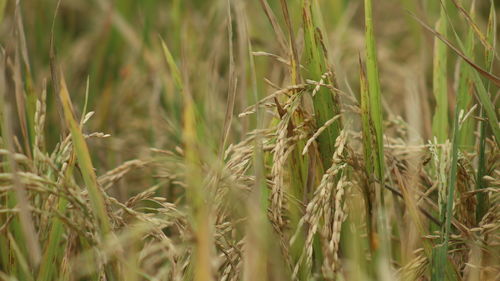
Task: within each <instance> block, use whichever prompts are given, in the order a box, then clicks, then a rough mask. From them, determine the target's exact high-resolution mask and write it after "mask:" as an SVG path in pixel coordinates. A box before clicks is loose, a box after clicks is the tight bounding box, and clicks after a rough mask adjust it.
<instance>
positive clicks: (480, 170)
mask: <svg viewBox="0 0 500 281" xmlns="http://www.w3.org/2000/svg"><path fill="white" fill-rule="evenodd" d="M496 26H497V20H496V12H495V4H494V2H493V1H491V5H490V14H489V17H488V29H487V32H486V38H487V40H488V42H490V44H491V45H492V46H493V49H494V48H495V47H496ZM485 61H486V66H487V67H489V68H490V71H491V70H492V69H493V62H494V54H493V52H492V51H486V56H485ZM490 86H491V85H490V83H488V91H489V89H490ZM481 117H482V118H483V119H484V118H486V114H485V112H484V109H483V108H481ZM497 141H498V139H497ZM497 143H498V142H497ZM485 154H486V122H485V121H482V120H481V121H480V122H479V152H478V167H477V175H476V190H481V189H484V188H485V187H486V184H485V182H484V179H483V177H484V176H485V174H486V165H485V164H486V155H485ZM487 199H488V198H487V195H486V194H485V193H484V192H478V193H477V208H476V221H477V222H480V221H481V220H482V218H483V217H484V215H485V214H486V211H487V210H488V200H487Z"/></svg>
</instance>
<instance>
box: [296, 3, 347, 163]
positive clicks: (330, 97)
mask: <svg viewBox="0 0 500 281" xmlns="http://www.w3.org/2000/svg"><path fill="white" fill-rule="evenodd" d="M312 5H313V3H312V2H311V1H310V0H303V2H302V8H303V15H302V16H303V24H304V41H305V63H304V65H305V69H306V70H305V72H304V77H305V78H306V79H311V80H315V81H320V80H321V79H322V76H324V75H325V74H326V73H329V72H330V71H329V67H328V65H327V60H326V53H325V51H326V50H325V49H324V48H323V42H322V41H323V37H322V35H321V33H320V31H319V29H317V27H316V25H315V24H314V14H313V7H312ZM325 80H326V81H324V83H325V84H330V83H332V82H333V79H331V78H326V79H325ZM333 86H335V85H333ZM313 106H314V114H315V119H316V127H317V128H321V127H322V126H323V125H324V124H325V123H326V122H327V121H328V120H330V119H332V118H333V117H334V116H336V115H338V114H340V105H339V102H338V100H337V96H336V95H335V93H333V92H332V91H331V90H330V89H327V88H325V87H320V89H319V91H318V92H317V93H316V95H315V96H314V97H313ZM341 128H342V124H341V120H340V119H339V120H337V121H335V122H334V123H333V124H332V125H330V126H329V127H328V128H326V129H325V131H324V132H323V133H322V134H321V135H320V136H319V137H318V146H319V152H320V158H321V161H322V164H323V169H324V170H326V169H328V168H329V167H331V164H332V156H333V153H334V149H335V140H336V139H337V137H338V136H339V134H340V130H341Z"/></svg>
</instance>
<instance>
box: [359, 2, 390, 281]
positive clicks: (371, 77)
mask: <svg viewBox="0 0 500 281" xmlns="http://www.w3.org/2000/svg"><path fill="white" fill-rule="evenodd" d="M364 8H365V44H366V68H367V75H366V76H367V79H366V80H367V82H368V95H369V110H370V118H371V120H372V122H373V124H370V127H371V128H372V129H370V131H371V132H370V133H374V134H375V135H374V136H373V138H374V140H375V143H373V144H372V149H371V150H372V155H374V160H375V161H374V165H373V166H374V172H375V176H376V179H377V180H378V183H375V198H376V204H377V213H376V218H377V219H376V221H377V230H378V233H379V236H378V237H379V238H380V248H378V249H376V252H375V256H374V259H375V260H374V262H375V264H376V265H377V269H378V273H379V275H380V276H379V277H380V278H385V277H387V276H385V277H384V274H386V273H387V267H388V266H389V260H390V257H389V255H390V253H391V250H390V243H389V237H388V235H389V233H388V231H387V218H386V212H385V200H384V190H383V187H382V186H381V185H383V184H384V182H385V180H384V179H385V172H384V139H383V126H382V114H383V113H382V106H381V93H380V80H379V72H378V62H377V51H376V46H375V35H374V31H373V15H372V13H373V11H372V1H371V0H365V1H364Z"/></svg>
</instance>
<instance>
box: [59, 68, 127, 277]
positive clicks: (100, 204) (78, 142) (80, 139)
mask: <svg viewBox="0 0 500 281" xmlns="http://www.w3.org/2000/svg"><path fill="white" fill-rule="evenodd" d="M59 79H60V85H59V89H60V92H59V99H60V101H61V105H62V107H63V112H64V117H65V122H66V126H67V127H68V129H69V131H70V133H71V139H72V142H73V147H74V152H75V155H76V159H77V162H78V164H79V167H80V171H81V173H82V176H83V181H84V182H85V185H86V187H87V191H88V194H89V200H90V205H91V206H92V211H93V213H94V216H95V218H96V220H97V226H98V229H99V234H100V236H101V238H102V239H105V237H106V236H107V235H109V234H111V232H112V229H111V223H110V221H109V217H108V214H107V211H106V206H105V202H104V198H103V194H102V192H103V191H102V190H101V189H100V187H99V185H98V183H97V177H96V174H95V170H94V167H93V165H92V160H91V158H90V153H89V149H88V147H87V143H86V141H85V138H84V136H83V134H82V132H81V128H80V126H79V124H78V122H77V121H76V119H75V117H74V110H73V106H72V104H71V99H70V96H69V93H68V89H67V86H66V82H65V80H64V75H63V73H62V72H59ZM105 271H106V277H107V278H109V279H110V280H118V279H117V278H118V272H119V271H118V265H117V264H116V263H114V262H111V264H108V265H106V267H105Z"/></svg>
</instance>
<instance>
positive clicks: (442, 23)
mask: <svg viewBox="0 0 500 281" xmlns="http://www.w3.org/2000/svg"><path fill="white" fill-rule="evenodd" d="M445 13H446V12H445V9H444V7H443V6H441V10H440V16H439V19H438V21H437V22H436V31H437V32H439V33H440V34H443V36H446V34H447V30H448V27H447V26H448V25H447V21H446V14H445ZM447 57H448V52H447V48H446V45H445V44H444V43H443V42H441V41H440V40H438V39H437V38H435V39H434V56H433V65H434V67H433V75H432V77H433V78H432V92H433V93H434V97H435V99H436V109H435V112H434V118H433V120H432V130H433V134H434V136H435V137H436V138H437V141H438V143H440V144H442V143H444V142H445V141H446V139H447V138H448V80H447V76H448V70H447V64H448V63H447V62H448V59H447Z"/></svg>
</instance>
